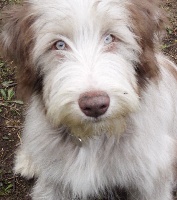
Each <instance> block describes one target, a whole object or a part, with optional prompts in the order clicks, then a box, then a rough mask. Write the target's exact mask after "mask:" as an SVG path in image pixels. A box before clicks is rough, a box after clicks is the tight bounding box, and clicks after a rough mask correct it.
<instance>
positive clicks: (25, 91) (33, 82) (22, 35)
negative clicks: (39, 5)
mask: <svg viewBox="0 0 177 200" xmlns="http://www.w3.org/2000/svg"><path fill="white" fill-rule="evenodd" d="M36 17H37V16H34V15H33V14H32V12H30V5H28V4H25V5H17V6H12V7H10V8H9V9H6V10H4V11H3V12H2V24H1V33H0V54H1V56H2V57H3V58H4V59H6V60H8V61H13V63H14V64H15V65H17V71H18V74H17V78H18V82H19V84H18V88H19V90H20V95H21V97H22V98H23V99H28V98H29V96H30V95H31V94H32V93H33V92H34V91H35V90H36V88H37V87H39V86H38V82H39V80H38V78H37V72H36V70H35V68H34V66H33V64H32V57H31V52H32V50H33V47H34V42H35V37H34V31H33V23H34V22H35V20H36Z"/></svg>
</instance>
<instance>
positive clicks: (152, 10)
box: [128, 0, 164, 88]
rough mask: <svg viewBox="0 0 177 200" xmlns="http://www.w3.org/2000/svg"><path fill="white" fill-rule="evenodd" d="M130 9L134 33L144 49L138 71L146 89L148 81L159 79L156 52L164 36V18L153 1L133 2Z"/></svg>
mask: <svg viewBox="0 0 177 200" xmlns="http://www.w3.org/2000/svg"><path fill="white" fill-rule="evenodd" d="M128 9H129V11H130V13H131V21H132V24H133V27H132V29H133V32H134V33H135V35H136V36H137V41H138V43H139V45H140V46H141V49H142V52H141V54H140V63H139V64H137V68H136V71H137V77H138V81H139V84H140V87H142V88H144V87H145V85H146V84H147V82H148V80H152V79H155V80H157V78H158V74H159V69H158V65H157V60H156V58H155V52H156V51H157V50H158V43H159V42H160V41H161V39H162V37H163V35H164V34H163V28H164V27H163V25H164V17H162V16H163V15H162V14H161V11H160V9H159V8H158V5H157V4H156V3H155V1H153V0H146V1H141V0H133V1H132V4H130V5H129V6H128Z"/></svg>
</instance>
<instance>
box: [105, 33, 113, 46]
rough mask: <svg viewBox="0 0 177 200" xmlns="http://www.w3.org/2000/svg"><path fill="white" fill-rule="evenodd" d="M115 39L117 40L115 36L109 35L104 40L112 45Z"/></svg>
mask: <svg viewBox="0 0 177 200" xmlns="http://www.w3.org/2000/svg"><path fill="white" fill-rule="evenodd" d="M114 39H115V38H114V36H113V35H111V34H109V35H107V36H106V37H105V38H104V43H105V44H110V43H112V42H114Z"/></svg>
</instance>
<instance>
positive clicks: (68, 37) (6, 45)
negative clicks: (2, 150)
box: [1, 0, 163, 136]
mask: <svg viewBox="0 0 177 200" xmlns="http://www.w3.org/2000/svg"><path fill="white" fill-rule="evenodd" d="M162 24H163V20H162V17H161V13H160V12H159V9H158V8H157V5H156V3H155V2H154V1H153V0H145V1H141V0H67V1H66V0H51V1H44V0H30V1H28V2H27V3H25V4H24V5H22V6H15V7H13V8H11V9H10V10H8V11H7V10H6V11H5V12H4V14H3V26H2V32H1V51H2V55H3V56H4V58H6V59H8V60H13V61H14V63H15V64H16V65H17V66H18V74H19V89H20V91H21V94H22V95H23V97H24V98H29V97H30V96H32V95H36V96H38V97H40V99H41V101H42V102H41V103H43V105H44V107H45V110H46V116H47V118H48V119H49V120H50V122H51V123H52V124H53V125H54V126H56V127H58V126H60V125H61V124H62V125H65V126H67V127H69V128H70V129H71V131H72V132H73V134H76V135H79V136H82V135H89V134H90V133H93V132H95V133H96V132H98V133H100V132H107V131H109V132H114V131H115V129H116V130H117V129H119V130H120V129H122V128H123V127H122V126H124V123H123V121H124V120H123V119H124V117H125V116H126V115H127V114H129V113H131V112H134V111H136V110H137V109H138V107H139V103H140V94H141V91H142V90H145V88H146V85H147V84H148V83H149V82H150V81H155V80H156V79H157V78H158V74H159V70H158V65H157V62H156V57H155V52H156V42H157V38H159V37H160V36H161V26H162ZM119 122H120V123H119Z"/></svg>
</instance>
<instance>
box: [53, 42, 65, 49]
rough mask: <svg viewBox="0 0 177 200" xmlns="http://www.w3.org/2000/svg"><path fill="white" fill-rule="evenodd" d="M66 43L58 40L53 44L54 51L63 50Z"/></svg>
mask: <svg viewBox="0 0 177 200" xmlns="http://www.w3.org/2000/svg"><path fill="white" fill-rule="evenodd" d="M65 48H66V43H65V42H64V41H63V40H59V41H57V42H56V43H55V49H56V50H65Z"/></svg>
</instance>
